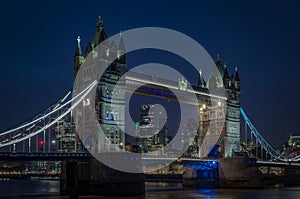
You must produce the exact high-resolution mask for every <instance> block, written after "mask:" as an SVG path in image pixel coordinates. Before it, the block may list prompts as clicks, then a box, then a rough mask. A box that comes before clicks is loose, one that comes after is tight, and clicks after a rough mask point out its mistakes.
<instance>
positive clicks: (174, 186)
mask: <svg viewBox="0 0 300 199" xmlns="http://www.w3.org/2000/svg"><path fill="white" fill-rule="evenodd" d="M146 189H147V191H146V194H145V196H144V197H132V198H131V199H140V198H145V199H156V198H162V199H198V198H206V199H241V198H242V199H282V198H285V199H298V198H300V187H293V188H276V189H264V190H256V189H249V190H246V189H198V190H196V189H184V188H182V184H180V183H146ZM0 190H1V191H0V198H1V199H6V198H21V199H23V198H34V199H40V198H41V199H44V198H48V199H54V198H55V199H56V198H66V197H61V196H59V181H26V180H14V181H0ZM81 198H101V199H103V198H110V199H114V198H115V199H120V198H122V197H118V198H117V197H91V196H89V197H81ZM123 198H125V197H123ZM126 198H128V197H126Z"/></svg>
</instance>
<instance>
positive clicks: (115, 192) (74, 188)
mask: <svg viewBox="0 0 300 199" xmlns="http://www.w3.org/2000/svg"><path fill="white" fill-rule="evenodd" d="M60 191H61V195H70V196H71V197H72V198H73V197H76V196H79V195H97V196H137V195H143V194H144V193H145V177H144V174H139V173H126V172H122V171H118V170H115V169H112V168H110V167H108V166H106V165H104V164H103V163H101V162H99V161H98V160H97V159H95V158H93V157H92V158H91V159H90V160H88V161H79V162H78V161H65V162H62V175H61V181H60Z"/></svg>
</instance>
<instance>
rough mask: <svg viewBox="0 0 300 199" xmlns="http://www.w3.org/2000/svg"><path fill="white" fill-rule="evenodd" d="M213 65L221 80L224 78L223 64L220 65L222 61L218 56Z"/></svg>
mask: <svg viewBox="0 0 300 199" xmlns="http://www.w3.org/2000/svg"><path fill="white" fill-rule="evenodd" d="M215 64H216V66H217V68H218V70H219V72H220V74H221V78H223V76H224V66H223V63H222V59H221V57H220V55H219V54H217V59H216V60H215Z"/></svg>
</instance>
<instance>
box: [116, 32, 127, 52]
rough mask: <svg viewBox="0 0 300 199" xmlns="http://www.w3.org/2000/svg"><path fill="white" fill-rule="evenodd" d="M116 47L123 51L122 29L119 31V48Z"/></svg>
mask: <svg viewBox="0 0 300 199" xmlns="http://www.w3.org/2000/svg"><path fill="white" fill-rule="evenodd" d="M118 49H119V50H123V51H125V44H124V40H123V34H122V31H121V32H120V43H119V48H118Z"/></svg>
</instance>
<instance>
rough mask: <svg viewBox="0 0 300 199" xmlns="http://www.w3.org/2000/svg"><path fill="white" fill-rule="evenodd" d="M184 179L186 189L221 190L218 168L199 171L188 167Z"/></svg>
mask: <svg viewBox="0 0 300 199" xmlns="http://www.w3.org/2000/svg"><path fill="white" fill-rule="evenodd" d="M182 179H183V181H182V183H183V186H184V187H192V188H219V173H218V168H216V169H208V170H197V169H193V168H188V167H187V168H186V171H185V173H184V174H183V178H182Z"/></svg>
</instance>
